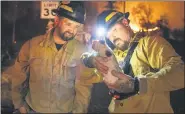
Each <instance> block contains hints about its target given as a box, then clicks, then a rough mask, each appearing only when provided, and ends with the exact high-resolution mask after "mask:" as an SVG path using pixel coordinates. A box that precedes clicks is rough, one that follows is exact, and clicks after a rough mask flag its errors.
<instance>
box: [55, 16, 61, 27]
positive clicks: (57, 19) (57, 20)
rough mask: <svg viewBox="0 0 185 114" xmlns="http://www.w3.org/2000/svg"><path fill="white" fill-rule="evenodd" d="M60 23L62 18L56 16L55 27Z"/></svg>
mask: <svg viewBox="0 0 185 114" xmlns="http://www.w3.org/2000/svg"><path fill="white" fill-rule="evenodd" d="M59 21H60V18H59V17H58V16H55V19H54V25H55V26H56V25H58V24H59Z"/></svg>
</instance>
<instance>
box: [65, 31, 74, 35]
mask: <svg viewBox="0 0 185 114" xmlns="http://www.w3.org/2000/svg"><path fill="white" fill-rule="evenodd" d="M66 33H68V34H70V35H72V36H74V34H73V33H71V32H69V31H66V32H64V34H66Z"/></svg>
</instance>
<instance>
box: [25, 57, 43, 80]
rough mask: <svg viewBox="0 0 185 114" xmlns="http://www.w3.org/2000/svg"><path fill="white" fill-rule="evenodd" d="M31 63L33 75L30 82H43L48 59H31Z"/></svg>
mask: <svg viewBox="0 0 185 114" xmlns="http://www.w3.org/2000/svg"><path fill="white" fill-rule="evenodd" d="M29 62H30V73H31V74H30V75H31V76H30V81H31V82H36V81H40V80H42V76H43V75H44V67H45V63H46V59H45V58H41V57H31V58H30V60H29Z"/></svg>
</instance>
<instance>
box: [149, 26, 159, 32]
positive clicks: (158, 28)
mask: <svg viewBox="0 0 185 114" xmlns="http://www.w3.org/2000/svg"><path fill="white" fill-rule="evenodd" d="M157 29H159V27H155V28H152V29H148V31H154V30H157Z"/></svg>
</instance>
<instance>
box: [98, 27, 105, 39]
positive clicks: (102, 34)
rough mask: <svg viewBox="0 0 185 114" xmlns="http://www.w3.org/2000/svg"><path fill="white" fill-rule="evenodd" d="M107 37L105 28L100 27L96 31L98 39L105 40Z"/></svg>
mask: <svg viewBox="0 0 185 114" xmlns="http://www.w3.org/2000/svg"><path fill="white" fill-rule="evenodd" d="M105 35H106V29H105V28H104V27H103V26H99V27H97V29H96V36H97V37H98V38H104V37H105Z"/></svg>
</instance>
